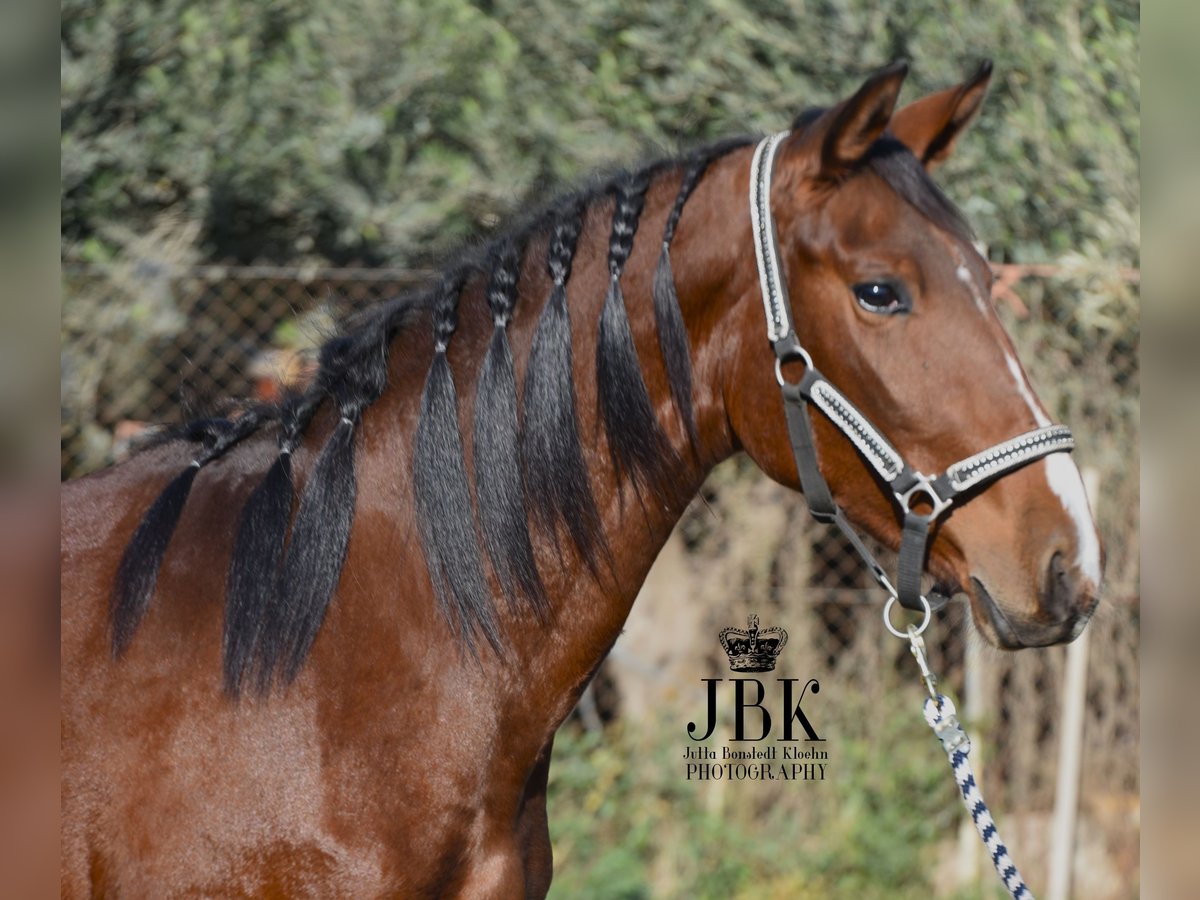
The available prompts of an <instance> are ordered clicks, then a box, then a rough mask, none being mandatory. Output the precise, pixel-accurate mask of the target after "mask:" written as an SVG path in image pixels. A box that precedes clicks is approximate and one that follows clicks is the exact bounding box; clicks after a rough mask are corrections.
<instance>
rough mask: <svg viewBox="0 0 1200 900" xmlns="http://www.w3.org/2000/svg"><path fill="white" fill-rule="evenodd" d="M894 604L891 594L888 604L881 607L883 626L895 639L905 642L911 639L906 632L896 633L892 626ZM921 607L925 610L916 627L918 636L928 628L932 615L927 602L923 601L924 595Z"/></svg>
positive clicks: (894, 599)
mask: <svg viewBox="0 0 1200 900" xmlns="http://www.w3.org/2000/svg"><path fill="white" fill-rule="evenodd" d="M895 602H896V595H895V594H893V595H892V596H890V597H888V602H887V603H885V604H884V605H883V624H884V625H886V626H887V630H888V631H890V632H891V633H892V634H894V635H895V636H896V637H898V638H904V639H906V640H908V639H911V634H910V633H909V632H908V631H907V630H905V631H898V630H897V629H896V627H895V626H894V625H893V624H892V606H893V605H894V604H895ZM921 606H923V607H924V608H925V609H924V615H923V616H922V617H921V624H920V625H918V626H917V627H916V634H918V635H919V634H921V632H923V631H924V630H925V629H926V628H928V627H929V618H930V616H931V615H932V614H933V610H932V609H931V608H930V606H929V601H928V600H926V599H925V595H924V594H922V595H921ZM909 627H912V626H909Z"/></svg>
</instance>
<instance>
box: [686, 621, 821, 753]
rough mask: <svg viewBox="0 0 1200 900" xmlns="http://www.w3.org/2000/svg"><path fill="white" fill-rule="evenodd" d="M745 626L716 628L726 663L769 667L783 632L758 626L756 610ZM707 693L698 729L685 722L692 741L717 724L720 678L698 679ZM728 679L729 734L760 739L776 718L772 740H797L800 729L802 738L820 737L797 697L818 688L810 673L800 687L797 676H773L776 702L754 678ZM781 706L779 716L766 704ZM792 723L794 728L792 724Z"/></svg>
mask: <svg viewBox="0 0 1200 900" xmlns="http://www.w3.org/2000/svg"><path fill="white" fill-rule="evenodd" d="M747 624H748V626H749V627H748V628H747V629H746V630H744V631H743V630H742V629H740V628H725V629H722V631H721V633H720V635H719V640H720V641H721V646H722V647H723V648H724V649H725V653H726V655H728V657H729V668H730V669H732V670H733V671H735V672H770V671H773V670H774V668H775V660H776V658H777V657H778V656H779V651H780V650H782V649H783V648H784V646H785V645H786V644H787V632H786V631H784V630H783V629H782V628H779V627H778V626H774V627H771V628H764V629H761V630H760V629H759V627H758V616H757V615H751V616H750V617H749V619H748V622H747ZM703 681H704V683H705V685H706V686H707V694H708V721H707V725H706V726H705V728H704V729H703V731H701V729H700V726H698V725H697V724H696V723H695V722H689V723H688V728H687V730H688V735H689V736H690V737H691V739H692V740H693V741H703V740H707V739H708V738H709V737H710V736H711V735H712V733H713V731H714V729H716V727H717V720H718V714H717V701H718V694H719V693H721V691H720V689H719V687H718V686H719V685H720V684H722V683H723V682H724V681H725V679H723V678H705V679H703ZM729 683H730V684H732V685H733V710H734V717H733V723H734V724H733V740H735V741H761V740H764V739H766V738H767V737H768V736H769V735H770V734H771V733H772V725H773V724H778V722H779V721H781V720H782V723H783V735H782V736H781V737H779V738H776V740H780V741H798V740H801V737H800V734H801V733H803V735H804V737H803V740H806V741H820V740H824V738H822V737H821V736H820V735H818V734H817V730H816V729H815V728H814V727H813V724H812V721H811V720H810V719H809V718H808V716H807V715H805V712H804V709H803V703H804V699H805V696H806V695H810V692H811V694H818V693H820V691H821V685H820V683H819V682H818V681H817V679H815V678H810V679H808V681H806V682H805V683H804V685H803V687H798V686H799V685H800V679H798V678H776V679H775V683H776V684H778V685H780V686H781V687H780V688H779V689H778V692H779V697H780V700H779V706H778V707H775V706H774V704H768V703H767V702H766V699H767V688H766V686H765V685H764V684H763V683H762V682H761V681H759V680H758V679H757V678H731V679H729ZM768 705H770V706H771V708H778V709H780V710H781V712H780V718H778V719H772V716H771V713H770V711H769V709H768ZM797 726H798V728H797Z"/></svg>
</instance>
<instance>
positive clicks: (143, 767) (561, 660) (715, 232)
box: [61, 64, 1102, 897]
mask: <svg viewBox="0 0 1200 900" xmlns="http://www.w3.org/2000/svg"><path fill="white" fill-rule="evenodd" d="M906 71H907V70H906V67H905V66H904V65H902V64H896V65H893V66H890V67H888V68H886V69H883V70H881V71H879V72H877V73H876V74H874V75H872V76H871V77H870V78H868V79H867V80H866V82H865V83H864V84H863V85H862V86H861V87H860V88H859V89H858V91H857V92H856V93H854V94H853V96H851V97H849V98H848V99H846V100H844V101H842V102H840V103H837V104H836V105H833V106H831V107H829V108H825V109H820V110H810V111H806V112H805V113H802V114H801V115H800V116H799V117H798V118H797V120H796V121H795V123H793V126H792V128H791V131H790V133H789V134H788V136H787V137H786V139H785V140H783V142H782V143H781V144H780V146H779V148H778V154H777V159H776V160H775V163H774V167H775V168H774V181H773V183H772V185H771V187H770V191H769V198H768V199H769V203H770V207H771V209H772V210H773V213H774V217H775V218H774V221H775V227H776V230H777V239H778V245H779V253H780V258H781V260H782V265H783V269H784V273H785V275H786V278H787V281H788V283H789V284H790V285H791V295H792V297H793V298H795V299H794V301H793V303H792V313H793V314H794V317H795V321H796V323H797V326H796V327H797V330H798V332H799V334H800V335H801V337H802V338H803V340H804V344H805V346H806V347H807V350H808V353H809V354H811V358H812V360H813V362H814V363H815V364H816V365H817V366H819V368H820V370H821V371H822V372H824V373H825V375H826V377H827V378H828V379H829V380H830V382H831V383H834V384H836V385H838V386H839V387H840V388H841V390H842V391H843V392H844V394H845V396H846V397H847V398H849V399H850V401H852V402H853V403H854V404H855V405H856V406H857V407H858V408H859V409H861V410H862V411H863V412H864V413H865V414H866V415H867V416H869V417H870V419H871V420H872V421H873V422H875V423H877V424H878V426H879V428H880V429H881V430H882V431H883V432H884V433H886V435H887V436H888V438H889V439H890V440H891V441H892V442H893V443H894V445H895V447H896V448H898V450H900V451H902V452H903V454H904V456H905V457H906V458H907V459H909V460H911V461H912V463H913V464H914V465H916V466H920V467H922V468H923V470H924V471H937V470H938V467H939V466H944V465H946V464H947V463H948V462H949V461H951V460H955V459H959V458H960V457H962V456H964V455H965V454H967V453H971V452H974V451H975V450H977V449H978V448H980V447H986V446H990V445H992V444H995V443H996V442H997V441H999V440H1002V439H1005V438H1008V437H1009V436H1011V435H1013V434H1016V433H1018V432H1021V431H1023V430H1025V429H1028V428H1031V427H1033V426H1036V425H1039V424H1044V423H1045V422H1048V417H1047V416H1046V413H1045V410H1044V409H1043V408H1042V406H1041V405H1040V403H1039V402H1038V400H1037V399H1036V398H1035V396H1034V394H1033V391H1032V388H1031V387H1030V385H1029V382H1028V380H1027V379H1026V376H1025V374H1024V372H1023V370H1022V369H1021V367H1020V365H1019V364H1018V362H1017V359H1016V355H1015V353H1014V350H1013V347H1012V344H1011V343H1010V341H1009V339H1008V337H1007V336H1006V335H1005V333H1004V331H1003V329H1002V327H1001V324H1000V322H999V320H998V319H997V316H996V314H995V312H994V310H993V308H992V307H991V305H990V303H989V302H988V297H989V286H990V273H989V269H988V265H987V263H986V261H985V260H984V259H983V258H982V257H981V256H980V255H979V254H978V253H977V251H976V250H975V249H974V246H973V243H972V240H971V234H970V232H969V229H968V228H967V226H966V224H965V222H964V220H963V219H962V217H961V215H960V214H959V213H958V211H957V210H956V209H955V208H954V207H953V205H952V204H951V203H950V202H949V201H948V200H947V199H946V197H945V196H944V195H943V194H942V193H941V192H940V190H939V189H938V188H937V187H936V186H935V184H934V182H933V181H932V180H931V178H930V177H929V174H928V172H929V170H931V169H932V168H934V167H935V166H937V165H938V164H939V163H941V162H942V161H943V160H945V159H946V158H947V156H948V155H949V154H950V153H951V151H952V149H953V147H954V145H955V142H956V140H957V138H958V137H959V135H960V133H961V132H962V131H963V129H964V128H965V127H966V126H967V124H968V123H969V122H970V121H971V119H972V118H973V117H974V116H975V114H976V112H977V111H978V109H979V106H980V104H981V102H982V100H983V97H984V95H985V93H986V89H987V85H988V82H989V79H990V74H991V67H990V64H985V65H984V66H983V67H982V68H981V69H980V70H979V72H978V73H977V74H975V75H974V76H973V77H971V78H969V79H967V80H966V81H964V82H963V83H961V84H959V85H956V86H954V87H951V88H949V89H946V90H943V91H940V92H936V93H933V94H931V95H928V96H926V97H924V98H922V99H920V100H917V101H915V102H913V103H911V104H909V105H906V106H903V107H901V108H897V95H898V93H899V91H900V87H901V84H902V82H903V80H904V77H905V74H906ZM753 150H754V147H753V143H752V142H751V141H750V140H732V141H726V142H723V143H720V144H716V145H714V146H710V147H707V148H705V149H703V150H700V151H697V152H695V153H692V154H690V155H687V156H685V157H682V158H679V159H672V160H667V161H663V162H657V163H654V164H652V165H649V166H647V167H644V168H641V169H638V170H636V171H631V172H624V173H619V174H617V175H615V176H613V177H611V178H608V179H607V180H605V181H603V182H602V183H600V184H598V185H597V186H595V187H593V188H592V189H590V190H585V191H581V192H579V193H576V194H573V195H570V196H568V197H565V198H563V199H560V200H558V201H556V202H554V203H552V204H550V205H549V206H548V207H547V209H546V210H545V211H544V212H542V213H539V214H537V215H533V216H531V217H529V218H528V219H527V220H525V221H524V222H522V223H520V224H517V225H515V226H513V227H512V228H510V229H509V230H507V231H505V232H504V233H503V234H502V235H501V236H500V237H499V238H497V239H496V240H494V241H493V242H491V243H490V244H489V245H487V246H486V247H484V248H482V249H480V250H479V251H477V252H475V253H472V254H468V255H467V256H466V257H464V258H463V259H460V260H458V261H457V262H455V263H454V264H452V265H451V266H449V267H448V268H447V269H446V270H445V272H444V274H443V275H442V276H441V278H440V279H439V280H438V281H437V283H436V284H434V285H431V286H430V287H429V288H428V289H426V290H422V291H420V292H418V293H417V294H416V295H415V296H413V297H411V298H402V299H400V300H398V301H394V302H391V303H388V304H383V305H381V306H379V307H377V308H374V309H371V310H369V311H367V312H366V313H365V314H364V315H363V316H362V317H361V318H360V319H358V320H357V321H355V322H353V323H351V324H350V325H348V326H347V329H346V330H345V331H344V333H343V334H342V335H340V336H339V337H336V338H334V339H332V340H331V341H329V342H328V343H327V344H326V345H325V346H324V347H323V349H322V351H321V357H320V369H319V372H318V374H317V377H316V380H315V383H314V384H313V386H312V387H311V388H310V389H309V390H308V391H307V392H305V393H304V394H302V395H299V396H295V397H291V398H288V399H286V400H285V401H284V402H283V403H282V404H281V405H279V406H275V407H248V408H246V409H244V410H243V411H241V412H240V413H239V414H236V415H232V416H231V417H229V418H227V419H208V420H199V421H196V422H192V423H189V424H188V425H186V426H184V427H182V428H180V429H178V430H177V431H176V432H174V433H173V434H172V435H171V436H170V438H169V439H166V440H163V441H161V442H160V443H158V444H157V445H156V446H154V447H151V448H147V449H145V450H143V451H141V452H140V453H138V454H136V455H135V456H134V457H133V458H131V459H130V460H128V461H126V462H124V463H122V464H120V465H117V466H115V467H113V468H111V469H109V470H107V471H104V472H100V473H98V474H95V475H92V476H89V477H87V478H83V479H80V480H79V481H76V482H72V483H69V484H67V485H65V486H64V488H63V500H62V823H63V824H62V882H61V884H62V893H63V896H64V897H83V896H85V895H92V896H121V897H149V896H153V897H166V896H172V897H174V896H201V895H202V896H264V897H269V896H288V897H293V896H353V897H374V896H397V897H543V896H544V895H545V894H546V892H547V891H548V888H549V884H550V879H551V847H550V840H549V833H548V829H547V819H546V781H547V772H548V769H549V765H550V756H551V748H552V745H553V741H554V734H555V731H556V729H557V728H558V726H559V725H560V724H561V723H562V722H563V721H564V719H565V718H566V716H567V715H568V714H569V713H570V711H571V709H572V708H573V706H574V704H575V702H576V700H577V698H578V697H579V696H580V693H581V692H582V691H583V689H584V687H585V686H586V685H587V684H588V681H589V679H590V678H591V677H592V675H593V674H594V673H595V671H596V669H597V667H598V666H599V664H600V662H601V661H602V660H603V659H604V657H605V654H606V653H607V652H608V650H609V649H610V648H611V647H612V645H613V642H614V641H615V640H616V638H617V636H618V634H619V633H620V631H621V628H622V625H623V623H624V621H625V619H626V617H627V615H628V613H629V611H630V608H631V605H632V603H633V601H634V598H635V596H636V595H637V592H638V589H639V587H640V585H641V584H642V581H643V579H644V578H645V576H646V574H647V572H648V570H649V568H650V566H651V563H653V561H654V559H655V556H656V554H657V553H658V552H659V550H660V548H661V547H662V546H663V544H664V542H665V541H666V540H667V537H668V536H669V534H670V533H671V530H672V527H673V525H674V524H675V522H676V521H677V519H678V518H679V516H680V515H681V513H682V511H683V509H684V508H685V506H686V505H687V503H688V502H689V500H690V498H691V497H692V496H693V495H694V494H695V493H696V491H697V490H698V488H699V487H700V485H701V483H702V482H703V480H704V478H705V475H706V474H707V473H708V472H709V471H710V470H711V469H712V468H713V466H714V465H716V464H717V463H718V462H720V461H721V460H724V459H726V458H727V457H729V456H730V455H732V454H733V453H735V452H737V451H739V450H740V451H744V452H745V453H747V454H748V455H749V456H750V458H751V459H752V460H753V461H754V462H755V463H756V464H757V465H758V467H759V468H760V469H762V471H763V472H765V473H766V474H767V475H768V476H769V477H771V478H773V479H775V480H777V481H779V482H781V483H782V484H784V485H787V486H790V487H792V488H798V487H799V478H798V473H797V468H796V463H795V462H794V461H793V457H792V452H791V446H790V443H789V437H788V430H787V426H786V424H785V417H784V415H783V411H782V408H781V404H780V402H779V400H778V392H777V386H776V383H775V378H774V372H773V367H772V363H773V360H772V357H771V354H770V348H769V347H768V346H767V345H766V342H764V340H763V321H762V317H763V306H762V303H761V302H760V294H759V281H758V275H757V273H756V268H755V260H754V252H753V250H752V246H753V245H752V234H751V221H750V216H749V215H748V214H747V206H746V197H747V186H748V178H749V172H750V167H751V155H752V152H753ZM803 368H804V366H803V364H802V363H801V362H789V363H787V364H786V365H785V366H784V367H783V370H784V372H785V374H787V376H788V377H789V378H791V377H793V376H794V375H796V374H797V373H798V372H800V371H803ZM813 428H814V431H815V443H816V448H817V451H818V453H819V458H820V470H821V472H822V474H823V475H824V476H825V478H826V479H827V481H828V483H829V484H830V485H831V486H832V491H833V495H834V497H835V498H836V500H837V502H838V504H839V505H840V506H841V507H842V508H843V509H844V510H845V511H846V514H847V515H848V516H849V518H850V519H851V520H852V521H853V522H854V523H856V524H857V525H858V526H859V527H861V528H863V529H865V530H866V531H867V532H869V533H870V534H871V535H873V536H874V537H875V538H877V539H879V540H880V541H882V542H883V543H885V544H888V545H891V546H892V547H893V548H894V547H897V546H898V545H899V543H900V534H899V528H898V524H897V515H896V510H895V508H894V505H893V503H892V501H891V498H890V497H889V496H888V495H887V494H886V493H885V492H884V491H882V490H881V489H880V488H881V485H880V483H879V479H878V477H877V475H876V474H874V473H873V472H871V471H870V469H869V468H868V467H867V466H865V465H864V463H863V460H862V459H861V458H860V456H859V455H858V453H857V452H856V449H855V447H853V446H852V445H851V443H850V442H849V441H847V440H846V439H845V437H844V436H843V435H842V434H841V433H839V432H838V431H836V430H835V429H834V428H833V427H832V426H831V425H830V423H829V422H828V421H826V420H824V419H822V418H820V417H815V418H814V421H813ZM927 549H928V559H927V569H928V572H929V576H931V577H932V580H933V581H934V582H935V584H934V591H935V593H936V594H940V595H942V596H949V595H951V594H955V593H960V592H961V593H964V594H965V595H966V597H967V598H968V599H969V603H970V607H971V610H972V613H973V616H974V619H975V622H976V623H977V625H978V627H979V629H980V630H981V631H982V632H983V634H984V635H985V636H986V637H987V639H989V640H990V641H991V642H993V643H994V644H997V645H998V646H1001V647H1005V648H1018V647H1026V646H1040V645H1046V644H1052V643H1056V642H1060V641H1066V640H1070V639H1071V638H1073V637H1074V636H1075V635H1076V634H1078V633H1079V631H1080V630H1081V629H1082V627H1083V625H1084V623H1086V621H1087V619H1088V616H1089V615H1090V614H1091V612H1092V610H1093V608H1094V606H1095V604H1096V602H1097V597H1098V592H1099V582H1100V571H1101V565H1102V560H1101V549H1100V544H1099V540H1098V537H1097V534H1096V530H1095V526H1094V524H1093V521H1092V517H1091V513H1090V512H1089V509H1088V506H1087V501H1086V498H1085V495H1084V493H1083V488H1082V482H1081V480H1080V478H1079V474H1078V471H1077V469H1076V468H1075V466H1074V464H1073V463H1072V462H1071V461H1070V459H1069V458H1068V457H1066V456H1064V455H1061V454H1059V455H1057V456H1054V457H1052V458H1046V459H1044V460H1040V461H1038V462H1037V463H1036V464H1031V465H1028V466H1025V467H1024V468H1022V469H1020V471H1016V472H1014V473H1013V474H1011V475H1010V476H1008V477H1006V478H1004V479H1003V480H1002V481H999V482H996V483H994V484H992V485H990V486H988V487H987V488H986V489H984V490H982V491H980V492H979V493H978V495H977V496H976V497H974V498H973V499H972V501H971V502H970V503H968V504H966V505H964V506H961V507H956V508H955V510H954V512H953V514H952V515H951V516H949V517H948V518H945V519H943V520H942V521H941V522H940V523H939V524H938V526H937V527H936V528H935V529H934V531H933V533H932V535H931V537H930V542H929V545H928V548H927Z"/></svg>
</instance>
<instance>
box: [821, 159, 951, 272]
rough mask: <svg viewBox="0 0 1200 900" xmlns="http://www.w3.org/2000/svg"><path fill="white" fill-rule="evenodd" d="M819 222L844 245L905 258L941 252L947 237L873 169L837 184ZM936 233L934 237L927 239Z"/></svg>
mask: <svg viewBox="0 0 1200 900" xmlns="http://www.w3.org/2000/svg"><path fill="white" fill-rule="evenodd" d="M824 208H825V215H824V216H822V217H821V219H822V223H823V225H824V226H825V228H827V229H828V230H829V232H830V235H829V236H830V237H833V238H835V239H836V240H837V242H838V243H839V244H841V245H843V246H845V247H847V248H854V247H871V248H872V249H874V250H876V251H878V252H887V251H888V250H891V251H893V252H895V253H897V254H902V255H905V256H909V257H917V258H919V257H922V256H924V255H926V254H928V253H934V254H939V255H941V254H945V253H946V252H947V251H948V245H949V243H950V236H949V235H946V234H945V233H943V232H942V231H941V229H939V228H938V227H937V226H936V225H934V224H933V223H932V222H930V221H929V220H928V219H926V218H925V217H924V216H922V215H921V214H920V212H918V211H917V210H916V209H914V208H913V206H912V205H911V204H909V203H908V202H907V201H906V200H904V198H902V197H901V196H900V195H899V194H897V193H896V192H895V190H893V189H892V187H891V186H890V185H889V184H888V183H887V182H886V181H884V180H883V179H882V178H880V177H879V176H878V175H876V174H875V173H874V172H870V171H867V172H862V173H860V174H858V175H856V176H855V177H853V178H850V179H848V180H846V181H845V182H843V183H842V184H840V185H838V186H837V187H836V188H835V189H834V190H833V191H832V192H831V194H830V195H829V197H828V198H827V200H826V202H825V204H824ZM933 236H936V237H937V238H938V240H932V241H931V240H930V238H931V237H933Z"/></svg>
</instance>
